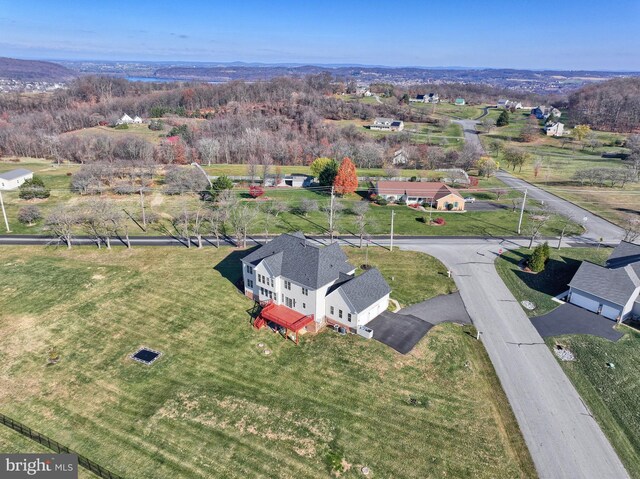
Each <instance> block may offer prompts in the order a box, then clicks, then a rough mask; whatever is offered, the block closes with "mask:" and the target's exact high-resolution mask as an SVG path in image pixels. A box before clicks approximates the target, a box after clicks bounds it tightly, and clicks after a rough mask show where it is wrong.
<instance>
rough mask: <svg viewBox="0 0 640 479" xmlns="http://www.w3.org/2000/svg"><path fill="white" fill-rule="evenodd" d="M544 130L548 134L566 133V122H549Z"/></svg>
mask: <svg viewBox="0 0 640 479" xmlns="http://www.w3.org/2000/svg"><path fill="white" fill-rule="evenodd" d="M544 132H545V133H546V134H547V136H562V135H563V134H564V124H563V123H560V122H559V121H556V122H554V123H548V124H547V125H545V127H544Z"/></svg>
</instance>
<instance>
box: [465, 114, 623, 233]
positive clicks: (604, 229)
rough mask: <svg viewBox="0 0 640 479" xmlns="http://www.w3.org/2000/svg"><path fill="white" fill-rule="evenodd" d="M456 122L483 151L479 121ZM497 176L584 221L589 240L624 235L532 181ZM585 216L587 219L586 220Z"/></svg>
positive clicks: (535, 197) (501, 173)
mask: <svg viewBox="0 0 640 479" xmlns="http://www.w3.org/2000/svg"><path fill="white" fill-rule="evenodd" d="M454 123H457V124H459V125H461V126H462V129H463V132H464V140H465V141H466V142H468V143H470V144H473V145H476V146H477V147H478V148H480V150H481V151H484V149H483V148H482V143H480V138H479V136H478V132H477V129H476V125H477V123H478V122H477V121H476V120H454ZM496 178H498V179H499V180H500V181H502V182H503V183H504V184H505V185H507V186H509V187H511V188H517V189H519V190H521V191H524V190H525V188H526V189H527V196H528V197H529V198H533V199H535V200H538V201H544V203H545V204H547V205H549V208H550V209H551V210H553V211H555V212H556V213H559V214H561V215H563V216H566V217H569V218H571V219H573V220H574V221H575V222H577V223H582V224H583V225H584V226H585V228H586V230H587V231H586V233H585V234H583V235H582V236H583V237H584V238H585V239H586V240H588V241H598V240H599V239H600V238H603V239H604V240H605V241H616V240H617V241H619V240H621V239H622V238H623V237H624V231H623V230H622V228H620V227H619V226H616V225H614V224H613V223H610V222H609V221H607V220H605V219H603V218H601V217H599V216H597V215H594V214H593V213H590V212H589V211H587V210H585V209H584V208H580V207H579V206H577V205H575V204H573V203H571V202H570V201H567V200H564V199H562V198H560V197H558V196H556V195H554V194H552V193H549V192H548V191H545V190H543V189H541V188H538V187H537V186H534V185H532V184H531V183H528V182H526V181H524V180H521V179H519V178H516V177H515V176H513V175H511V174H509V173H508V172H506V171H504V170H500V171H498V172H497V173H496ZM584 218H586V219H587V220H586V221H584Z"/></svg>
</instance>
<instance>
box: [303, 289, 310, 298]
mask: <svg viewBox="0 0 640 479" xmlns="http://www.w3.org/2000/svg"><path fill="white" fill-rule="evenodd" d="M302 294H304V295H305V296H309V290H308V289H307V288H302Z"/></svg>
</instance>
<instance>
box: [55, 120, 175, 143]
mask: <svg viewBox="0 0 640 479" xmlns="http://www.w3.org/2000/svg"><path fill="white" fill-rule="evenodd" d="M128 126H129V128H127V129H124V130H119V129H117V128H112V127H110V126H94V127H92V128H83V129H82V130H73V131H70V132H69V133H66V135H78V136H87V135H107V136H110V137H112V138H113V139H115V140H118V139H120V138H126V137H127V136H137V137H139V138H142V139H144V140H147V141H149V142H151V143H155V144H158V143H160V141H161V140H162V137H161V135H166V134H167V131H169V128H165V130H166V131H153V130H150V129H149V125H145V124H141V125H134V124H131V125H128Z"/></svg>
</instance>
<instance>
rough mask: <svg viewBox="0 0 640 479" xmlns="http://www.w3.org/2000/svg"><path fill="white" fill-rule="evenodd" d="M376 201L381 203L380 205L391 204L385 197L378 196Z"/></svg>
mask: <svg viewBox="0 0 640 479" xmlns="http://www.w3.org/2000/svg"><path fill="white" fill-rule="evenodd" d="M376 203H377V204H379V205H380V206H387V205H388V204H389V202H388V201H387V200H385V199H384V198H378V199H377V200H376Z"/></svg>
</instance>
